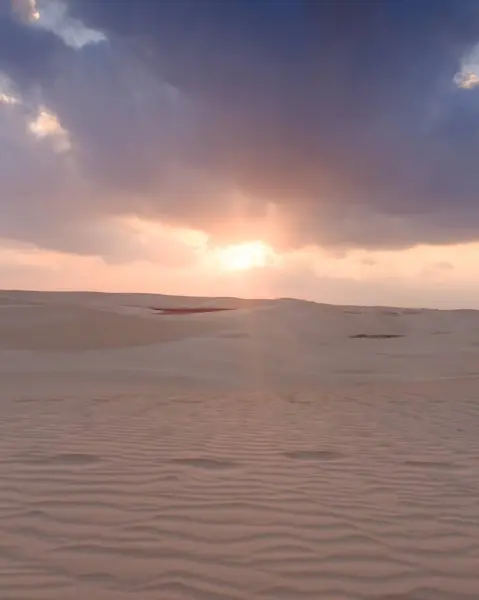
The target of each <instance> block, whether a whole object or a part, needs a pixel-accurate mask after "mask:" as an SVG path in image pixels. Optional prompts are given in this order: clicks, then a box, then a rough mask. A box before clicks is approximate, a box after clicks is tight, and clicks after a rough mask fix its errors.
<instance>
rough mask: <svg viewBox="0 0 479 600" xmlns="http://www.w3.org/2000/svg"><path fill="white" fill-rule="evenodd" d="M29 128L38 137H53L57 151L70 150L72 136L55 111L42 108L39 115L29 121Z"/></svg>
mask: <svg viewBox="0 0 479 600" xmlns="http://www.w3.org/2000/svg"><path fill="white" fill-rule="evenodd" d="M28 129H29V130H30V132H31V133H32V134H33V135H34V136H36V137H37V138H51V139H52V141H53V148H54V150H55V151H56V152H66V151H67V150H70V148H71V143H70V136H69V134H68V132H67V131H66V129H64V128H63V127H62V125H61V123H60V121H59V119H58V117H57V115H55V114H54V113H52V112H50V111H48V110H47V109H45V108H42V109H41V110H40V112H39V113H38V115H37V117H36V118H35V119H34V120H33V121H30V122H29V123H28Z"/></svg>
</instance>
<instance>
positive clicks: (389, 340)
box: [0, 291, 479, 600]
mask: <svg viewBox="0 0 479 600" xmlns="http://www.w3.org/2000/svg"><path fill="white" fill-rule="evenodd" d="M199 311H201V312H199ZM203 311H205V312H203ZM0 390H1V396H0V397H1V402H0V598H1V599H2V600H84V598H89V599H90V600H131V599H135V600H136V599H139V598H141V600H163V599H164V600H263V599H271V600H278V599H283V600H303V599H304V600H318V599H324V600H477V599H478V598H479V575H478V574H479V399H478V398H479V397H478V390H479V312H475V311H435V310H416V309H399V308H385V307H351V306H344V307H340V306H329V305H321V304H316V303H312V302H303V301H299V300H293V299H280V300H240V299H235V298H182V297H168V296H158V295H151V294H145V295H140V294H138V295H137V294H94V293H43V292H17V291H5V292H1V293H0Z"/></svg>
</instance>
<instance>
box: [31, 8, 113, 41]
mask: <svg viewBox="0 0 479 600" xmlns="http://www.w3.org/2000/svg"><path fill="white" fill-rule="evenodd" d="M30 2H31V4H33V7H32V8H31V10H30V14H31V15H36V17H34V18H32V17H31V18H30V19H29V20H30V22H31V23H32V25H33V26H35V27H40V28H41V29H47V30H49V31H52V32H53V33H54V34H55V35H57V36H58V37H59V38H61V39H62V40H63V41H64V42H65V44H66V45H67V46H70V47H71V48H74V49H79V48H83V46H87V45H89V44H98V43H100V42H104V41H106V39H107V38H106V36H105V34H104V33H102V32H101V31H97V30H96V29H90V28H89V27H86V26H85V25H83V23H82V22H81V21H79V20H77V19H73V18H71V17H69V16H68V15H67V7H66V5H65V4H64V3H63V2H59V1H57V0H39V2H38V4H37V6H35V0H30Z"/></svg>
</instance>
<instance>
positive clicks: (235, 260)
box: [216, 241, 272, 271]
mask: <svg viewBox="0 0 479 600" xmlns="http://www.w3.org/2000/svg"><path fill="white" fill-rule="evenodd" d="M216 254H217V258H218V261H219V264H220V266H221V267H222V268H223V269H226V270H228V271H245V270H246V269H254V268H258V267H265V266H266V264H267V263H268V259H269V257H270V256H271V254H272V250H271V248H270V247H269V246H267V245H266V244H264V243H263V242H260V241H256V242H245V243H243V244H232V245H231V246H225V247H223V248H218V249H217V251H216Z"/></svg>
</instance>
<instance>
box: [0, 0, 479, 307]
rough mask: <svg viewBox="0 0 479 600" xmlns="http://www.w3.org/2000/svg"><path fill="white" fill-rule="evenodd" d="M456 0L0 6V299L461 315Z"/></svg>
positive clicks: (470, 139)
mask: <svg viewBox="0 0 479 600" xmlns="http://www.w3.org/2000/svg"><path fill="white" fill-rule="evenodd" d="M478 156H479V2H477V0H421V1H420V2H418V1H417V0H364V1H363V0H354V1H351V0H315V1H311V0H225V1H219V0H162V1H161V2H160V1H151V0H121V1H120V0H118V1H117V0H0V287H1V288H8V289H13V288H14V289H62V290H65V289H67V290H74V289H89V290H96V291H137V292H156V293H165V294H170V293H171V294H185V295H212V296H216V295H228V296H231V295H240V296H247V297H299V298H305V299H308V300H316V301H319V302H332V303H339V304H375V305H395V306H399V305H402V306H427V307H437V308H456V307H457V308H462V307H471V308H479V162H478Z"/></svg>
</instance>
